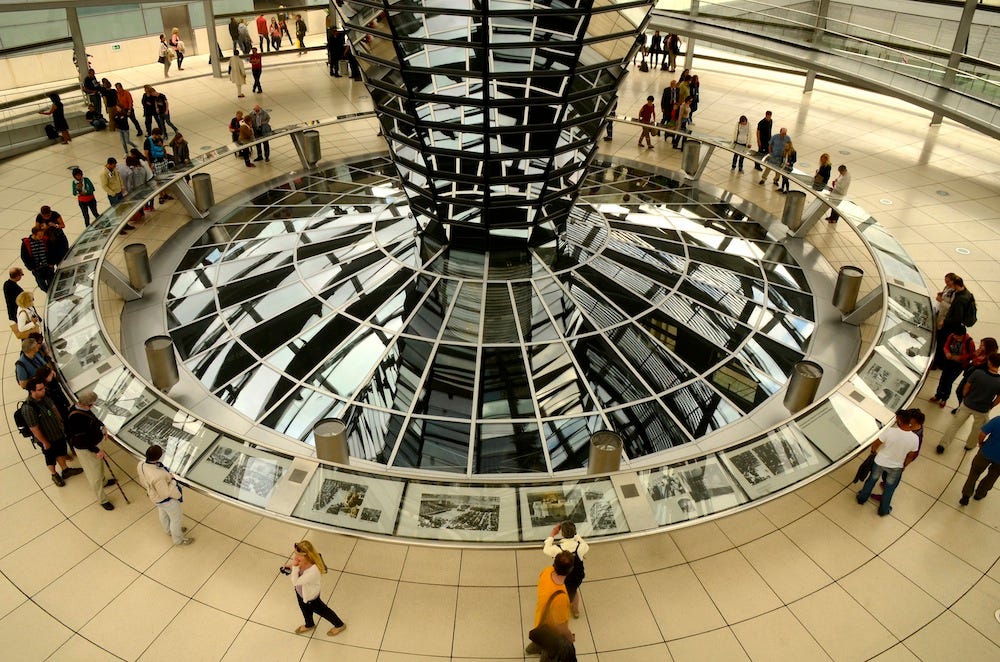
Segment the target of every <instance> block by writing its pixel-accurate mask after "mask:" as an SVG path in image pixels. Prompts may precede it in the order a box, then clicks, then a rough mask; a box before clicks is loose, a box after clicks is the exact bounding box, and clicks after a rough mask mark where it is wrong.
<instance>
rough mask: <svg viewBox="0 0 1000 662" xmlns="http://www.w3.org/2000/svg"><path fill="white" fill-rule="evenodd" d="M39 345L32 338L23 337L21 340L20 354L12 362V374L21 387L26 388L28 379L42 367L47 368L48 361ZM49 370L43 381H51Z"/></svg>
mask: <svg viewBox="0 0 1000 662" xmlns="http://www.w3.org/2000/svg"><path fill="white" fill-rule="evenodd" d="M40 350H41V346H40V345H39V344H38V341H37V340H35V339H34V338H25V339H24V340H22V341H21V355H20V356H19V357H17V360H16V361H15V362H14V376H15V377H16V378H17V384H18V386H20V387H21V388H23V389H27V388H28V380H29V379H31V378H32V377H34V376H35V375H36V374H37V373H38V371H39V370H40V369H42V368H47V367H48V365H49V363H48V361H46V360H45V356H44V355H43V354H42V352H41V351H40ZM51 374H52V373H51V372H47V373H46V377H45V381H46V382H51V381H52V377H51Z"/></svg>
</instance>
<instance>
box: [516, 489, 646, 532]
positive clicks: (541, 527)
mask: <svg viewBox="0 0 1000 662" xmlns="http://www.w3.org/2000/svg"><path fill="white" fill-rule="evenodd" d="M518 494H519V502H520V504H521V536H522V538H523V539H524V540H544V539H545V538H547V537H548V536H549V534H550V533H552V527H554V526H555V525H556V524H559V523H561V522H565V521H567V520H569V521H571V522H573V523H574V524H576V530H577V532H578V533H579V534H580V535H581V536H584V537H586V536H591V535H598V536H606V535H611V534H613V533H622V532H625V531H628V525H627V524H626V523H625V515H624V513H622V508H621V504H619V503H618V493H617V492H615V488H614V485H612V484H611V481H610V480H609V479H601V480H595V481H592V482H580V483H564V484H563V485H561V486H559V485H539V486H538V487H532V486H530V485H524V486H521V487H519V488H518Z"/></svg>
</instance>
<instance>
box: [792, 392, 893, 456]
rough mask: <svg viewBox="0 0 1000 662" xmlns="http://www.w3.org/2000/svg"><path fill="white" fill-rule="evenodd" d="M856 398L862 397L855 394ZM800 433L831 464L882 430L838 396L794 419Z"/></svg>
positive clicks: (858, 409)
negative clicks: (828, 459)
mask: <svg viewBox="0 0 1000 662" xmlns="http://www.w3.org/2000/svg"><path fill="white" fill-rule="evenodd" d="M856 395H858V396H859V397H862V396H863V394H861V393H856ZM795 423H796V424H797V425H798V427H799V430H800V431H801V432H802V434H804V435H805V436H806V438H807V439H809V441H810V442H812V444H813V445H814V446H815V447H816V448H818V449H819V450H820V452H821V453H823V454H824V455H826V456H827V457H828V458H830V460H831V461H836V460H839V459H840V458H842V457H844V456H845V455H847V454H848V453H851V452H853V451H855V450H857V448H858V446H859V445H861V444H864V443H867V441H868V440H869V439H871V438H872V437H874V436H875V435H876V434H878V431H879V428H880V427H881V426H880V424H879V422H878V421H876V420H875V419H874V418H873V417H872V416H871V414H869V413H868V412H866V411H864V410H863V409H862V408H861V407H860V406H859V405H858V404H857V403H854V402H851V400H850V399H849V398H847V397H845V396H843V395H841V394H839V393H833V394H831V395H830V397H829V399H827V401H826V402H824V403H823V404H821V405H820V406H818V407H816V408H815V409H813V410H812V411H810V412H809V413H808V414H806V415H805V416H803V417H801V418H799V419H796V421H795Z"/></svg>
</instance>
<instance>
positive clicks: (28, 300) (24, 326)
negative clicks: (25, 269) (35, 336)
mask: <svg viewBox="0 0 1000 662" xmlns="http://www.w3.org/2000/svg"><path fill="white" fill-rule="evenodd" d="M14 303H16V304H17V332H18V334H23V335H24V337H25V338H27V337H28V334H29V333H41V332H42V316H41V315H39V314H38V311H37V310H35V297H34V296H33V295H32V294H31V292H21V293H20V294H18V295H17V298H16V299H14ZM19 337H20V336H19Z"/></svg>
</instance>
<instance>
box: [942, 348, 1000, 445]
mask: <svg viewBox="0 0 1000 662" xmlns="http://www.w3.org/2000/svg"><path fill="white" fill-rule="evenodd" d="M998 371H1000V354H997V353H994V354H990V355H989V356H988V357H986V370H977V371H975V372H973V373H971V374H970V375H969V378H968V380H967V381H966V383H965V391H964V393H962V404H960V405H959V406H958V412H957V413H956V414H955V417H954V418H952V419H951V423H949V424H948V427H947V428H945V431H944V434H943V435H941V442H940V443H939V444H938V445H937V448H936V450H937V453H938V455H940V454H942V453H944V451H945V449H946V448H948V445H949V444H951V440H952V439H954V438H955V435H957V434H958V431H959V429H960V428H961V427H962V425H963V424H964V423H965V421H966V420H968V419H970V418H971V419H972V430H970V431H969V436H968V437H967V438H966V440H965V450H967V451H971V450H972V449H973V448H975V447H976V439H977V438H978V436H979V430H980V429H981V428H982V427H983V425H984V424H985V423H986V417H987V416H989V413H990V410H991V409H993V408H994V407H996V406H997V404H1000V374H997V373H998Z"/></svg>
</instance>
